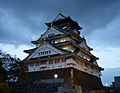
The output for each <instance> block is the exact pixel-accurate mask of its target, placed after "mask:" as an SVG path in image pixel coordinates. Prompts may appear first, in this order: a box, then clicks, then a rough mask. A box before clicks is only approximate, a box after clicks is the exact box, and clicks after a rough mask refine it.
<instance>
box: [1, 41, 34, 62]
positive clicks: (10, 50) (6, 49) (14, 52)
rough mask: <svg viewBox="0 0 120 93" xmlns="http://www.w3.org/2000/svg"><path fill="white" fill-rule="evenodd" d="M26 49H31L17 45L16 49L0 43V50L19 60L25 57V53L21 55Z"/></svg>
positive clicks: (11, 45)
mask: <svg viewBox="0 0 120 93" xmlns="http://www.w3.org/2000/svg"><path fill="white" fill-rule="evenodd" d="M3 46H4V47H3ZM28 48H32V47H31V46H29V45H19V46H18V47H16V46H15V45H13V44H5V43H0V50H2V51H4V52H6V53H8V54H10V55H13V56H14V55H16V57H17V58H20V59H21V60H22V59H24V58H25V57H26V56H27V54H26V53H23V50H25V49H28Z"/></svg>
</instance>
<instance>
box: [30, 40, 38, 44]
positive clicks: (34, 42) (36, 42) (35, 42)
mask: <svg viewBox="0 0 120 93" xmlns="http://www.w3.org/2000/svg"><path fill="white" fill-rule="evenodd" d="M31 43H33V44H38V43H39V41H38V40H36V41H31Z"/></svg>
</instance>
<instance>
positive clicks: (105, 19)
mask: <svg viewBox="0 0 120 93" xmlns="http://www.w3.org/2000/svg"><path fill="white" fill-rule="evenodd" d="M59 11H61V12H62V13H63V14H64V15H66V16H71V17H72V18H73V19H74V20H75V21H77V22H78V23H79V25H80V26H82V27H83V30H82V31H81V34H82V36H83V35H84V36H85V38H86V39H87V43H88V44H89V45H90V46H91V47H93V49H94V51H93V54H95V55H96V56H98V57H99V58H100V60H99V61H98V63H99V65H100V66H102V67H104V68H105V72H106V73H108V72H107V71H106V69H107V68H110V69H113V68H114V69H115V68H117V69H119V68H120V53H119V51H120V47H119V46H120V30H119V28H120V0H0V49H1V50H4V51H7V52H8V53H11V54H16V55H17V56H18V57H20V58H21V59H23V58H25V56H26V55H25V54H23V52H22V51H23V50H24V49H28V48H31V47H33V45H32V44H31V43H30V41H32V40H35V39H37V38H39V37H40V35H41V34H42V33H43V32H45V31H46V29H47V28H46V26H45V24H44V23H45V22H49V21H51V20H53V19H54V18H55V17H56V15H57V13H58V12H59ZM108 71H109V70H108ZM118 74H119V75H120V73H118V72H116V73H114V72H111V75H112V76H114V75H118ZM103 76H104V78H107V77H108V76H109V75H108V74H103ZM112 78H113V77H111V78H109V80H108V81H107V80H105V79H104V80H105V81H104V83H110V81H112Z"/></svg>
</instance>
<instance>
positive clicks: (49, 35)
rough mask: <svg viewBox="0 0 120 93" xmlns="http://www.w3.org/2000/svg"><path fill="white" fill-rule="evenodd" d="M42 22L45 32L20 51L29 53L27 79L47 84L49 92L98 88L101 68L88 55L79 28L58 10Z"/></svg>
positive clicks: (83, 91)
mask: <svg viewBox="0 0 120 93" xmlns="http://www.w3.org/2000/svg"><path fill="white" fill-rule="evenodd" d="M46 25H47V27H48V29H47V31H46V32H44V33H43V34H42V35H41V37H40V38H39V39H38V40H35V41H32V43H33V44H35V45H36V47H35V48H33V49H29V50H24V52H26V53H28V54H29V55H28V56H27V57H26V58H25V59H24V63H25V65H26V66H27V71H28V72H29V74H30V77H31V80H33V82H36V81H37V83H39V84H41V86H42V85H44V84H47V85H50V86H51V87H50V86H47V85H46V86H47V88H48V90H49V91H52V92H50V93H54V92H55V93H89V92H90V90H98V89H100V88H101V87H102V83H101V78H100V76H101V71H102V70H103V68H101V67H99V66H98V64H97V61H96V60H98V58H97V57H95V56H94V55H93V54H91V51H92V50H93V49H92V48H90V47H89V46H88V45H87V43H86V39H85V38H84V37H81V36H80V32H81V30H82V27H81V26H79V25H78V23H77V22H76V21H74V20H72V19H71V17H69V16H68V17H66V16H64V15H62V14H61V13H59V14H58V15H57V17H56V18H55V19H54V20H53V21H51V22H48V23H46ZM47 88H46V91H47ZM49 88H50V89H49ZM52 88H53V90H51V89H52ZM41 93H42V92H41ZM46 93H48V92H46Z"/></svg>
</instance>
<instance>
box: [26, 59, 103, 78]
mask: <svg viewBox="0 0 120 93" xmlns="http://www.w3.org/2000/svg"><path fill="white" fill-rule="evenodd" d="M69 63H70V64H69ZM42 66H44V67H45V66H46V68H45V69H40V68H41V67H42ZM68 67H73V68H76V69H78V70H80V71H83V72H86V73H88V74H91V75H94V76H97V77H100V76H99V75H100V74H101V72H99V71H98V70H97V69H96V68H94V67H93V69H91V66H89V65H87V67H86V66H85V65H84V64H83V63H77V62H76V61H75V60H74V59H72V58H70V59H67V60H66V62H59V63H54V62H53V64H43V65H39V66H36V65H33V66H30V65H28V72H33V71H43V70H52V69H59V68H68Z"/></svg>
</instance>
